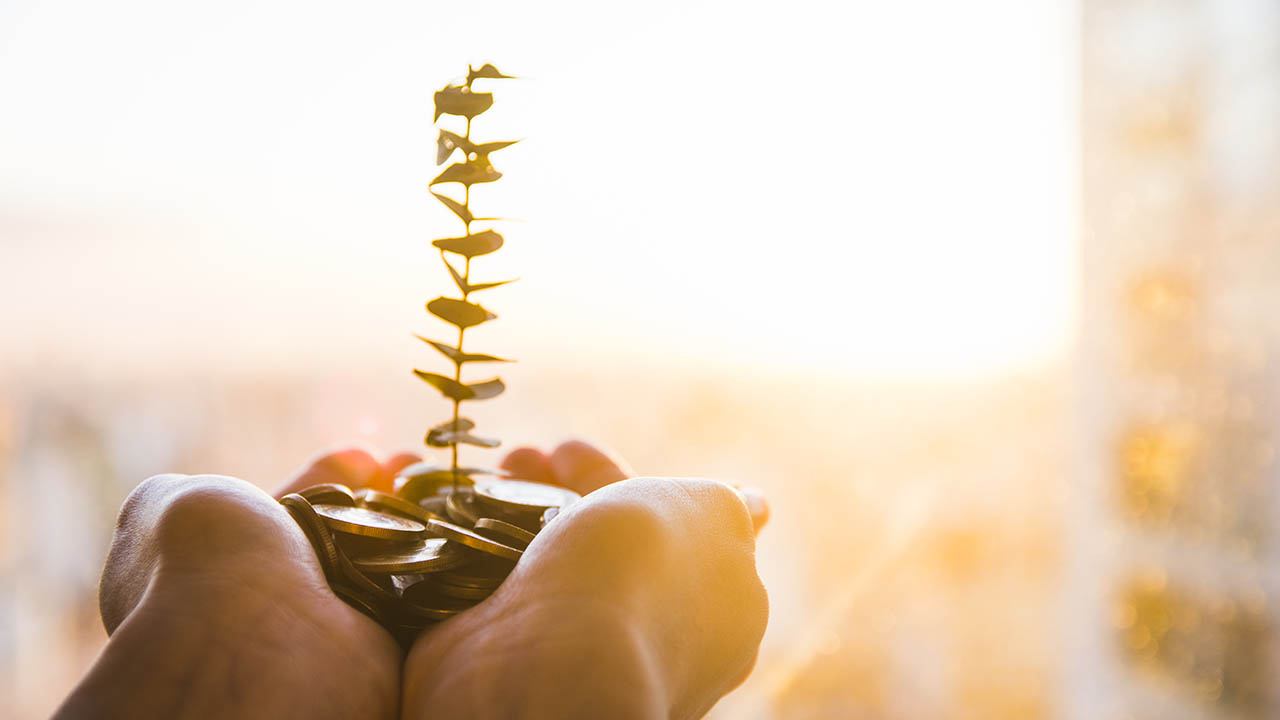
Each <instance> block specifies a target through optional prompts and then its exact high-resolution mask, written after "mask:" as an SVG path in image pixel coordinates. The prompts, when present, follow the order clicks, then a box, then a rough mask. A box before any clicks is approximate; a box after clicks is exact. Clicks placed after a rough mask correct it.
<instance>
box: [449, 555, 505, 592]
mask: <svg viewBox="0 0 1280 720" xmlns="http://www.w3.org/2000/svg"><path fill="white" fill-rule="evenodd" d="M472 554H473V555H475V557H474V558H473V559H472V561H471V562H469V563H467V564H466V565H464V566H462V567H458V568H454V569H452V570H445V571H444V572H442V573H439V574H438V575H436V579H438V580H439V581H440V582H445V583H449V584H450V585H466V586H467V587H485V588H490V589H492V588H496V587H498V586H499V585H501V584H502V581H503V580H506V579H507V576H508V575H510V574H511V571H512V570H513V569H515V566H516V564H515V563H513V562H511V561H510V560H504V559H503V558H500V557H494V556H493V555H484V554H481V553H472Z"/></svg>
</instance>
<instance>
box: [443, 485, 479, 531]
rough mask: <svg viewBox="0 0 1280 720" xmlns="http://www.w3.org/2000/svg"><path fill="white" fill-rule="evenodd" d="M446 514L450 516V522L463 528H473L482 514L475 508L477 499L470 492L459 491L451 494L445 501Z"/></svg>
mask: <svg viewBox="0 0 1280 720" xmlns="http://www.w3.org/2000/svg"><path fill="white" fill-rule="evenodd" d="M444 510H445V514H446V515H448V516H449V518H448V519H449V520H451V521H452V522H455V523H457V524H459V525H463V526H467V527H470V526H473V525H475V524H476V520H479V519H480V514H479V513H478V512H477V510H476V507H475V498H474V497H473V496H472V494H471V491H470V490H458V491H456V492H451V493H449V496H448V497H447V498H445V501H444Z"/></svg>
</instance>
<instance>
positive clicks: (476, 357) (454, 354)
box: [418, 335, 515, 365]
mask: <svg viewBox="0 0 1280 720" xmlns="http://www.w3.org/2000/svg"><path fill="white" fill-rule="evenodd" d="M418 339H419V340H421V341H422V342H424V343H426V344H428V345H430V346H431V347H433V348H435V349H436V350H439V351H440V353H441V354H442V355H444V356H445V357H447V358H449V359H450V360H452V361H453V362H454V363H455V364H457V365H461V364H462V363H468V362H515V361H514V360H507V359H506V358H500V357H494V356H493V355H480V354H477V353H465V352H460V351H459V350H458V348H456V347H454V346H452V345H445V344H444V343H442V342H436V341H435V340H428V339H427V338H424V337H422V336H421V335H419V336H418Z"/></svg>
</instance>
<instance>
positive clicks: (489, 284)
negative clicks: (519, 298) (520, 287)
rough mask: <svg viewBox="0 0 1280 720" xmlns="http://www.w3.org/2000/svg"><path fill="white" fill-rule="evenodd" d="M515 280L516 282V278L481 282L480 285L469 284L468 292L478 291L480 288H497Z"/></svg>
mask: <svg viewBox="0 0 1280 720" xmlns="http://www.w3.org/2000/svg"><path fill="white" fill-rule="evenodd" d="M513 282H515V279H512V280H499V281H498V282H487V283H480V284H479V285H468V286H467V290H466V292H469V293H473V292H478V291H480V290H488V289H489V288H496V287H499V286H501V285H506V284H507V283H513Z"/></svg>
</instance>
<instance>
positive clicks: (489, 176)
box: [430, 158, 502, 185]
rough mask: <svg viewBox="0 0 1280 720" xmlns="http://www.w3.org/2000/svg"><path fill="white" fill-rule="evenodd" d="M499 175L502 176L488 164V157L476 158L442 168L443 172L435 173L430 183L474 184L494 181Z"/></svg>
mask: <svg viewBox="0 0 1280 720" xmlns="http://www.w3.org/2000/svg"><path fill="white" fill-rule="evenodd" d="M500 177H502V173H500V172H498V171H497V170H495V169H494V168H493V165H490V164H489V161H488V159H481V158H477V159H475V160H468V161H467V162H460V163H454V164H452V165H450V166H449V167H447V168H445V169H444V172H442V173H440V174H439V175H437V176H436V178H435V179H434V180H432V181H431V183H430V184H431V185H438V184H440V183H447V182H456V183H462V184H463V185H475V184H476V183H488V182H494V181H495V180H497V179H498V178H500Z"/></svg>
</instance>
